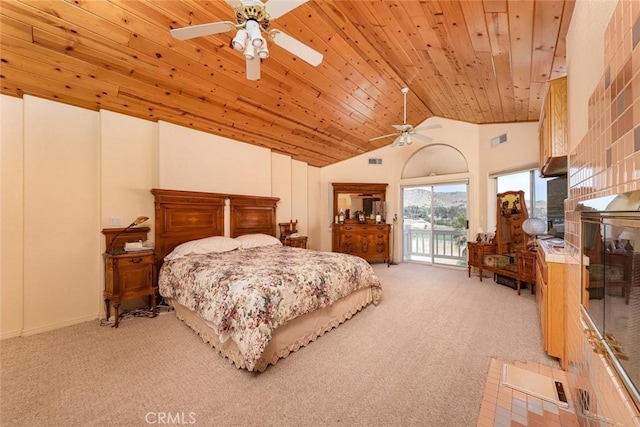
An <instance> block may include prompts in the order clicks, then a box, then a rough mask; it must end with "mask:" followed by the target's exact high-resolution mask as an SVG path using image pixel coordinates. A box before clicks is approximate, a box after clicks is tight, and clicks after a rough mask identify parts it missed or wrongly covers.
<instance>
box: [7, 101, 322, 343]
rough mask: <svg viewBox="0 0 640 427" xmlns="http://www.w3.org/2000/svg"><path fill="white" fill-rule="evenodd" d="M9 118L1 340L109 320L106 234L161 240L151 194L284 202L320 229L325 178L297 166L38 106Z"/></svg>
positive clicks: (104, 114) (290, 212)
mask: <svg viewBox="0 0 640 427" xmlns="http://www.w3.org/2000/svg"><path fill="white" fill-rule="evenodd" d="M0 108H1V109H2V114H1V115H0V125H1V126H0V127H1V133H0V136H1V140H0V143H1V145H0V149H1V150H0V161H1V162H2V163H1V166H2V169H1V170H0V184H1V185H2V193H1V195H0V197H1V198H0V202H1V206H0V239H1V247H0V251H1V252H0V253H1V254H2V258H1V270H0V274H1V280H2V286H1V293H0V304H1V305H0V313H1V316H2V317H1V319H0V320H1V322H2V323H1V325H0V337H1V338H8V337H12V336H19V335H28V334H33V333H37V332H42V331H46V330H49V329H54V328H57V327H60V326H65V325H69V324H73V323H77V322H82V321H85V320H91V319H96V318H98V317H99V316H100V315H101V313H103V312H104V302H103V297H102V291H103V290H104V266H103V260H102V256H101V254H102V253H103V252H104V249H105V247H104V235H103V234H102V233H101V230H102V229H103V228H108V227H111V218H112V217H119V218H122V222H123V224H122V225H124V226H126V225H128V224H129V223H130V222H131V221H132V220H133V219H134V218H136V217H138V216H140V215H145V216H148V217H149V218H150V220H149V221H148V222H146V223H145V224H144V225H145V226H149V227H150V228H151V232H150V234H149V238H151V239H153V228H154V223H153V220H154V216H155V215H154V206H153V196H152V195H151V193H150V191H149V190H150V189H151V188H167V189H178V190H191V191H208V192H223V193H233V194H247V195H257V196H274V197H280V198H281V199H283V200H285V201H286V204H287V206H286V207H285V208H284V209H283V211H282V212H280V211H279V215H280V216H282V218H283V221H288V220H289V219H291V218H294V219H295V218H298V220H299V221H300V226H301V231H302V230H305V229H308V230H311V231H314V230H315V229H316V228H317V227H316V225H315V224H308V221H309V218H308V212H309V208H308V206H307V205H308V204H309V200H308V197H315V188H316V187H317V185H318V184H317V179H318V177H319V172H318V169H317V168H309V167H308V166H307V165H306V163H303V162H298V161H293V160H292V159H291V158H290V157H288V156H284V155H279V154H275V153H273V155H272V153H271V151H270V150H268V149H266V148H261V147H257V146H253V145H249V144H244V143H241V142H237V141H232V140H229V139H225V138H220V137H217V136H214V135H209V134H206V133H202V132H198V131H194V130H192V129H189V128H183V127H180V126H176V125H173V124H170V123H166V122H159V123H154V122H149V121H146V120H142V119H137V118H133V117H128V116H124V115H121V114H117V113H112V112H109V111H100V112H95V111H90V110H85V109H81V108H76V107H71V106H68V105H65V104H60V103H57V102H52V101H47V100H43V99H39V98H35V97H29V96H25V97H24V99H19V98H13V97H8V96H5V95H0ZM314 180H315V182H314ZM311 203H315V201H312V202H311ZM312 218H314V216H312ZM314 232H315V231H314ZM316 239H317V237H316ZM312 240H313V237H312V236H310V241H312ZM130 303H135V301H130V302H127V303H126V304H127V305H129V304H130ZM140 303H141V304H145V300H144V299H141V300H140Z"/></svg>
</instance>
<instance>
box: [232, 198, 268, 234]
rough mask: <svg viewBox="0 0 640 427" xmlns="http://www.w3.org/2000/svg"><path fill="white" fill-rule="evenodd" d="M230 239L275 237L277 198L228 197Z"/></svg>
mask: <svg viewBox="0 0 640 427" xmlns="http://www.w3.org/2000/svg"><path fill="white" fill-rule="evenodd" d="M229 199H230V203H229V204H230V217H231V233H230V235H231V237H238V236H242V235H243V234H253V233H264V234H269V235H270V236H275V235H276V204H277V203H278V200H280V199H279V198H277V197H257V196H237V195H233V196H229Z"/></svg>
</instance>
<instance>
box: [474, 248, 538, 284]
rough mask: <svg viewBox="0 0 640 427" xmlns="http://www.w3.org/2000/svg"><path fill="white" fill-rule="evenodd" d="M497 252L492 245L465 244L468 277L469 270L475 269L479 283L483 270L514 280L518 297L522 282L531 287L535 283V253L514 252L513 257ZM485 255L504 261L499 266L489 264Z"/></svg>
mask: <svg viewBox="0 0 640 427" xmlns="http://www.w3.org/2000/svg"><path fill="white" fill-rule="evenodd" d="M497 250H498V245H496V244H494V243H489V244H487V243H473V242H469V243H467V252H468V254H469V260H468V261H467V263H468V269H469V273H468V274H469V277H471V268H477V269H478V270H479V272H480V281H482V272H483V271H484V270H486V271H491V272H493V273H495V274H499V275H501V276H506V277H510V278H512V279H515V280H516V289H517V291H518V295H520V292H521V289H520V287H521V283H522V282H525V283H530V284H531V285H534V284H535V283H536V274H535V264H536V253H535V252H531V251H522V250H520V251H516V252H515V253H514V254H513V255H499V254H497ZM487 255H494V256H498V257H499V258H501V259H503V260H505V262H504V263H501V264H489V263H487V262H486V259H485V257H486V256H487ZM494 279H495V275H494ZM532 292H533V290H532Z"/></svg>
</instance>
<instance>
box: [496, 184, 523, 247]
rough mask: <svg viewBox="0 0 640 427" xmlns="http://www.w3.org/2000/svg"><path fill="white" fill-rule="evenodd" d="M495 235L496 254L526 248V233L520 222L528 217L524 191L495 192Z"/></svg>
mask: <svg viewBox="0 0 640 427" xmlns="http://www.w3.org/2000/svg"><path fill="white" fill-rule="evenodd" d="M497 202H498V205H497V218H496V235H495V237H494V239H493V242H494V243H495V244H496V245H498V249H497V253H498V254H508V253H513V252H515V251H519V250H523V249H526V245H527V235H526V234H525V232H524V230H523V229H522V223H523V222H524V221H525V220H526V219H527V218H528V217H529V216H528V213H527V206H526V204H525V202H524V191H505V192H503V193H499V194H497Z"/></svg>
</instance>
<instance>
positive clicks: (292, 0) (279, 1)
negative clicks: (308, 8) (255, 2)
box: [264, 0, 309, 19]
mask: <svg viewBox="0 0 640 427" xmlns="http://www.w3.org/2000/svg"><path fill="white" fill-rule="evenodd" d="M307 1H309V0H269V1H268V2H267V4H266V5H265V6H264V7H265V9H267V13H268V14H269V16H270V17H271V19H276V18H278V17H280V16H282V15H284V14H285V13H288V12H290V11H292V10H293V9H295V8H296V7H298V6H300V5H301V4H304V3H306V2H307Z"/></svg>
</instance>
